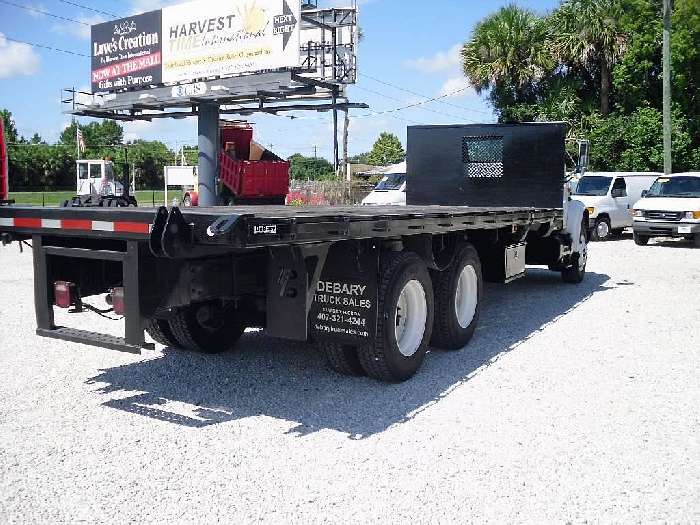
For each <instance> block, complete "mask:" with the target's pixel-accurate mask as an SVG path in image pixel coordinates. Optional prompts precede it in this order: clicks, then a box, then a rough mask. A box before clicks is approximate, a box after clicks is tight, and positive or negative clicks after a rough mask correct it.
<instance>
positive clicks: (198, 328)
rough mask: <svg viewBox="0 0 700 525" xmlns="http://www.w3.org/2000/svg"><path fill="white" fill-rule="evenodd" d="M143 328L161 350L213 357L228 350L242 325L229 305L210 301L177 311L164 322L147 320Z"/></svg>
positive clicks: (235, 339)
mask: <svg viewBox="0 0 700 525" xmlns="http://www.w3.org/2000/svg"><path fill="white" fill-rule="evenodd" d="M145 328H146V332H148V335H150V336H151V337H152V338H153V339H154V340H155V341H156V342H158V343H160V344H162V345H164V346H169V347H173V348H179V349H184V350H191V351H194V352H201V353H206V354H216V353H220V352H225V351H227V350H230V349H231V348H232V347H233V346H234V345H235V344H236V343H237V342H238V340H239V339H240V337H241V335H242V334H243V331H244V330H245V325H244V324H243V322H242V320H241V319H240V316H239V314H238V312H237V311H236V309H235V308H234V307H233V305H231V304H228V305H227V304H222V303H221V302H219V301H213V302H210V303H201V304H193V305H189V306H185V307H180V308H177V309H176V310H175V311H174V312H172V314H171V316H170V317H168V318H167V319H150V320H149V321H148V322H147V323H146V327H145Z"/></svg>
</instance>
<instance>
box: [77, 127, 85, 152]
mask: <svg viewBox="0 0 700 525" xmlns="http://www.w3.org/2000/svg"><path fill="white" fill-rule="evenodd" d="M75 129H76V131H75V140H76V142H77V143H78V151H79V152H80V153H83V152H85V139H83V132H82V130H81V129H80V127H79V126H76V128H75Z"/></svg>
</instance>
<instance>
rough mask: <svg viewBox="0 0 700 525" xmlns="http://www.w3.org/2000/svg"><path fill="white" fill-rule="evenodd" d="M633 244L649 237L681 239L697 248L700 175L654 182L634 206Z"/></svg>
mask: <svg viewBox="0 0 700 525" xmlns="http://www.w3.org/2000/svg"><path fill="white" fill-rule="evenodd" d="M632 228H633V231H634V242H635V243H637V244H638V245H640V246H645V245H646V244H647V243H648V242H649V239H651V238H653V237H685V238H687V239H692V240H693V242H694V243H695V246H696V247H698V248H700V172H694V173H679V174H676V175H669V176H663V177H659V178H658V179H656V181H655V182H654V184H653V185H652V186H651V188H650V189H649V191H646V192H644V193H643V194H642V199H641V200H640V201H638V202H637V203H636V204H635V205H634V223H633V225H632Z"/></svg>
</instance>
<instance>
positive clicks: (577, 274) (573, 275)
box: [561, 219, 588, 284]
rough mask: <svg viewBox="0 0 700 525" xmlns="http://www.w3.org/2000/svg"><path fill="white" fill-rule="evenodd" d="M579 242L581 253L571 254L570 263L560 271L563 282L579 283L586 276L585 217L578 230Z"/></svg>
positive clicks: (586, 240) (586, 236)
mask: <svg viewBox="0 0 700 525" xmlns="http://www.w3.org/2000/svg"><path fill="white" fill-rule="evenodd" d="M579 235H580V238H579V243H581V245H582V246H583V253H575V254H573V256H572V262H571V265H569V266H568V267H567V268H564V269H563V270H562V272H561V278H562V279H563V280H564V282H565V283H569V284H579V283H581V282H583V278H584V277H585V276H586V264H587V263H588V235H587V234H586V219H584V220H583V223H582V224H581V231H580V232H579Z"/></svg>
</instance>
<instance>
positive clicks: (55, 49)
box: [0, 0, 90, 58]
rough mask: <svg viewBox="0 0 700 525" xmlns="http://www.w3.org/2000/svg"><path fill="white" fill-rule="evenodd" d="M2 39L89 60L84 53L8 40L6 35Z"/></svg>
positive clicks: (14, 39) (12, 39)
mask: <svg viewBox="0 0 700 525" xmlns="http://www.w3.org/2000/svg"><path fill="white" fill-rule="evenodd" d="M1 1H2V0H0V2H1ZM4 38H5V40H9V41H10V42H17V43H18V44H25V45H28V46H32V47H40V48H42V49H48V50H50V51H58V52H60V53H67V54H69V55H75V56H78V57H85V58H90V57H89V55H86V54H84V53H77V52H75V51H68V50H67V49H60V48H58V47H51V46H45V45H43V44H36V43H34V42H27V41H25V40H17V39H16V38H10V37H9V36H7V35H4Z"/></svg>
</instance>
